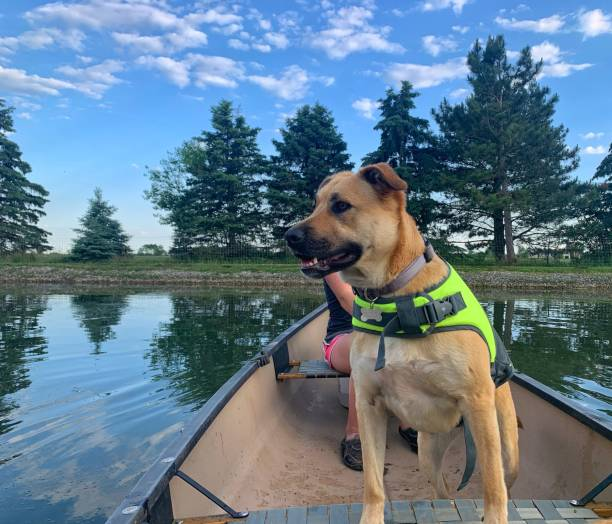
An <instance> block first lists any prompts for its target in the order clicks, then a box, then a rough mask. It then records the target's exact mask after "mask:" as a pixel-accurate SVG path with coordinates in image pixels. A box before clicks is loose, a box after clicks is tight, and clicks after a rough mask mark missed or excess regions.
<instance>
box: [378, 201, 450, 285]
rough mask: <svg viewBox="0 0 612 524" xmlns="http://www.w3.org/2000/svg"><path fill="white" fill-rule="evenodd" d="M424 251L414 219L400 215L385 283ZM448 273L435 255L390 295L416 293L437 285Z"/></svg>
mask: <svg viewBox="0 0 612 524" xmlns="http://www.w3.org/2000/svg"><path fill="white" fill-rule="evenodd" d="M424 251H425V241H424V240H423V237H422V236H421V233H420V232H419V230H418V228H417V225H416V222H415V221H414V218H412V217H411V216H410V215H409V214H408V213H405V212H404V213H402V214H401V215H400V221H399V224H398V235H397V244H396V245H395V249H394V251H393V253H392V254H391V256H390V257H389V261H388V263H387V274H386V281H387V282H391V281H392V280H393V279H394V278H396V277H397V275H399V274H400V273H401V271H402V270H403V269H404V268H406V267H408V266H409V265H410V264H412V263H413V262H414V261H415V260H416V259H417V258H418V257H420V256H422V255H423V252H424ZM447 271H448V268H447V266H446V264H445V263H444V261H443V260H442V259H441V258H440V257H439V256H437V255H434V257H433V259H432V260H431V261H430V262H428V263H427V264H426V265H425V266H424V267H423V269H421V271H419V272H418V274H417V275H416V276H415V277H414V278H413V279H411V280H410V281H409V282H408V283H407V284H406V285H405V286H404V287H403V288H401V289H399V290H397V291H395V292H394V293H392V295H396V296H397V295H406V294H411V293H418V292H420V291H423V290H425V289H427V288H428V287H431V286H433V285H435V284H437V283H438V282H439V281H440V280H442V279H443V278H444V277H445V276H446V273H447Z"/></svg>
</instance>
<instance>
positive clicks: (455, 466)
mask: <svg viewBox="0 0 612 524" xmlns="http://www.w3.org/2000/svg"><path fill="white" fill-rule="evenodd" d="M326 322H327V313H325V312H324V313H321V314H319V315H318V316H317V315H313V316H311V320H310V322H309V323H307V324H306V325H304V326H303V327H302V328H301V329H299V330H297V331H296V332H295V333H293V334H292V336H290V338H289V339H288V340H287V341H286V344H287V347H288V354H287V355H285V356H282V357H281V356H279V358H278V359H277V362H276V364H277V367H278V366H279V362H281V361H283V359H286V358H289V359H291V360H309V359H318V358H320V357H321V354H320V341H321V339H322V337H323V333H324V331H325V325H326ZM281 346H283V343H282V341H281V344H279V347H278V348H275V351H276V350H280V349H282V348H281ZM279 348H280V349H279ZM279 355H280V353H279ZM337 391H338V381H337V379H315V380H288V381H285V382H279V381H277V380H276V375H275V366H274V365H272V363H270V365H265V366H262V367H260V368H258V369H256V371H254V372H253V373H251V374H250V376H249V377H248V379H246V381H245V383H244V384H243V385H242V386H241V387H240V388H239V389H238V390H237V391H236V393H235V394H234V395H233V396H232V397H231V398H230V399H229V401H228V402H227V403H226V404H225V405H224V406H223V409H221V411H220V412H219V413H218V415H217V416H216V417H215V418H214V420H212V422H211V424H210V426H209V427H208V429H207V430H206V431H205V432H204V433H203V435H202V437H201V438H200V439H199V441H198V442H197V443H196V444H195V446H194V447H193V449H192V450H191V452H190V453H189V454H188V456H187V457H186V459H185V460H184V462H183V463H182V465H181V466H180V469H181V470H182V471H183V472H185V473H186V474H188V475H189V476H191V477H192V478H194V479H195V480H197V481H198V482H199V483H200V484H202V485H203V486H205V487H206V488H208V489H209V490H211V491H212V492H213V493H214V494H216V495H217V496H219V497H220V498H222V499H223V500H225V501H226V502H227V503H229V504H230V505H231V506H233V507H234V508H235V509H238V510H245V509H248V510H250V511H257V510H266V509H269V508H287V507H304V506H326V505H334V504H335V505H337V504H351V503H359V502H360V501H361V493H362V475H361V473H358V472H354V471H351V470H349V469H347V468H345V467H344V466H343V465H342V464H341V462H340V459H339V451H338V449H339V443H340V439H341V438H342V436H343V427H344V424H345V421H346V410H345V409H344V408H343V407H342V406H340V404H339V402H338V395H337ZM512 392H513V396H514V399H515V403H516V405H517V412H518V415H519V417H520V419H521V421H522V423H523V425H524V429H523V430H521V432H520V448H521V472H520V476H519V479H518V481H517V484H516V485H515V486H514V488H513V489H512V493H511V494H512V497H513V498H515V499H529V500H531V499H548V500H550V499H555V500H568V499H574V498H579V497H580V496H582V495H584V494H585V493H586V492H587V491H589V490H590V489H591V488H592V487H593V486H594V485H595V484H597V483H598V482H599V481H600V480H602V479H603V478H604V477H606V476H607V475H608V474H609V473H610V471H612V443H611V441H610V440H609V436H608V435H605V434H602V433H601V432H597V431H594V430H593V429H592V428H591V427H589V426H588V425H586V424H584V423H583V422H581V421H579V420H577V419H576V418H575V417H574V416H571V415H570V414H568V413H566V412H564V411H563V410H561V409H559V408H558V407H556V406H554V405H553V404H551V403H550V402H548V401H546V400H544V399H542V398H540V397H539V396H538V395H536V394H534V393H533V392H532V391H530V390H529V388H527V387H524V385H521V384H520V383H519V382H513V384H512ZM397 426H398V423H397V421H396V420H395V419H393V418H391V419H390V421H389V427H388V449H387V455H386V462H385V463H386V468H387V473H386V475H385V486H386V491H387V496H388V497H389V499H390V500H407V499H409V500H419V499H429V498H430V497H431V496H432V492H431V488H430V485H429V483H428V481H427V480H426V478H425V477H424V476H423V475H422V474H421V473H420V472H419V469H418V464H417V457H416V455H415V454H413V453H412V452H411V451H410V450H409V449H408V447H407V446H406V444H405V443H404V442H403V441H402V440H401V439H400V437H399V436H398V433H397ZM459 433H460V432H458V436H459ZM463 465H464V452H463V446H462V438H457V439H455V442H454V443H453V445H452V446H451V448H450V449H449V452H448V453H447V456H446V459H445V472H446V476H447V481H448V483H449V486H450V487H451V488H452V487H454V486H457V485H458V484H459V479H460V477H461V474H462V471H463ZM481 488H482V486H481V480H480V475H479V473H478V471H477V472H476V474H475V475H474V477H473V479H472V481H471V482H470V484H469V485H468V486H467V487H466V488H465V489H464V490H463V491H461V492H460V493H457V492H453V493H452V496H453V497H454V498H457V499H460V498H466V499H477V498H479V497H481V496H482V489H481ZM170 498H171V505H172V512H173V517H174V518H175V519H188V518H195V517H206V516H211V515H218V514H219V509H218V508H217V507H216V506H215V505H213V504H212V503H211V502H209V501H208V500H207V499H206V498H204V497H203V496H201V495H200V494H199V493H197V492H196V491H194V490H193V489H192V488H191V487H189V486H188V485H187V484H185V483H184V482H183V481H182V480H180V479H178V478H176V477H174V478H173V479H172V480H171V481H170ZM599 500H612V489H610V488H609V489H608V490H606V491H604V492H603V493H602V494H601V495H600V497H599Z"/></svg>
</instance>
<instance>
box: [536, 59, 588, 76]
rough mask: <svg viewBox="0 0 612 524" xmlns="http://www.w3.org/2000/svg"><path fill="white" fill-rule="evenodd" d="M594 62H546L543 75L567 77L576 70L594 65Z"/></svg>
mask: <svg viewBox="0 0 612 524" xmlns="http://www.w3.org/2000/svg"><path fill="white" fill-rule="evenodd" d="M592 65H593V64H568V63H567V62H558V63H555V64H544V67H543V68H542V76H553V77H560V78H561V77H565V76H569V75H571V74H572V73H573V72H575V71H583V70H584V69H588V68H589V67H592Z"/></svg>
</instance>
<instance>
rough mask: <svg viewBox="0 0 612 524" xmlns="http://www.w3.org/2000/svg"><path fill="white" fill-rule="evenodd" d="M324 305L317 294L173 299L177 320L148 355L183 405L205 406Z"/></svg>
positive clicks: (167, 325)
mask: <svg viewBox="0 0 612 524" xmlns="http://www.w3.org/2000/svg"><path fill="white" fill-rule="evenodd" d="M321 302H322V299H321V296H319V295H313V294H302V295H295V296H291V295H289V296H287V293H283V294H282V295H280V294H262V293H259V294H258V295H249V294H243V293H241V294H237V293H236V292H229V291H224V292H222V293H220V294H216V295H214V296H213V295H210V294H209V295H205V296H202V295H198V296H184V295H183V296H173V297H172V318H171V319H170V321H168V322H163V323H161V324H160V326H159V329H158V331H157V332H156V333H154V335H153V338H152V341H151V346H150V349H149V352H148V354H147V357H148V358H149V359H150V362H151V366H152V367H153V368H154V369H156V370H158V372H159V373H158V375H157V376H156V378H157V379H169V380H170V384H171V387H172V388H173V389H174V390H176V391H177V392H178V398H179V402H180V403H182V404H194V406H195V407H199V406H201V405H202V404H203V403H204V402H205V401H206V400H207V399H208V398H209V397H210V396H211V395H212V394H213V393H214V392H215V391H216V390H217V389H218V388H219V387H220V386H221V385H222V384H223V383H224V382H225V381H226V380H227V378H228V377H229V376H231V374H232V373H234V372H235V371H236V370H237V369H238V368H239V367H240V366H241V364H242V363H243V362H244V361H245V360H247V359H249V358H250V357H252V356H253V355H255V353H257V352H258V351H259V350H260V349H261V348H262V346H263V345H265V344H266V343H268V342H269V341H270V340H272V339H273V338H274V337H276V336H277V335H278V334H279V333H281V332H282V331H283V330H285V329H286V328H287V327H289V326H290V325H291V324H292V323H293V322H295V321H296V320H297V319H299V318H301V317H302V316H304V315H305V314H306V313H308V312H309V311H311V310H312V309H314V308H315V307H316V306H317V305H319V304H320V303H321Z"/></svg>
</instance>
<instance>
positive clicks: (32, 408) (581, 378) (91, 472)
mask: <svg viewBox="0 0 612 524" xmlns="http://www.w3.org/2000/svg"><path fill="white" fill-rule="evenodd" d="M479 296H480V298H481V300H482V302H483V304H484V305H485V307H486V309H487V312H488V314H489V316H490V318H491V319H492V320H493V323H494V325H495V327H496V328H497V330H498V331H499V332H500V334H501V335H502V338H503V339H504V341H505V343H506V345H507V347H509V348H510V349H511V352H512V358H513V361H514V364H515V366H516V368H517V369H519V370H520V371H523V372H525V373H527V374H529V375H531V376H533V377H534V378H536V379H538V380H540V381H542V382H544V383H545V384H547V385H549V386H551V387H553V388H554V389H556V390H557V391H559V392H561V393H562V394H564V395H566V396H568V397H572V398H573V399H575V400H577V401H578V402H580V403H582V404H583V405H584V406H586V407H588V408H590V409H594V410H598V411H600V412H601V413H603V414H604V416H607V417H610V418H612V366H611V361H612V348H611V342H610V339H611V335H612V328H611V327H610V324H609V321H610V318H612V299H609V298H593V297H590V296H589V297H584V298H581V297H579V296H574V295H571V296H560V295H558V296H555V295H518V294H512V293H508V292H494V293H493V292H488V293H479ZM321 301H322V296H321V294H319V293H315V292H313V291H308V290H299V292H298V291H290V290H282V291H278V292H265V291H261V290H254V291H250V292H244V291H240V292H238V291H236V290H218V289H215V290H210V291H199V290H198V291H183V292H165V291H154V292H143V291H133V290H132V291H129V290H117V291H112V290H110V291H106V292H101V291H93V292H92V291H87V292H85V291H80V292H74V291H71V292H61V293H58V292H53V293H52V292H47V293H41V292H40V291H39V290H34V289H33V290H32V291H28V288H25V289H21V290H12V289H2V288H0V508H2V519H3V521H6V522H24V523H30V522H32V523H34V522H36V523H39V522H45V523H77V522H78V523H92V524H93V523H101V522H104V520H105V519H106V517H107V516H108V515H109V514H110V513H111V512H112V510H113V509H114V508H115V506H116V505H117V504H118V503H119V501H120V500H121V498H122V497H123V496H124V495H125V494H126V493H127V492H128V491H129V489H130V488H131V487H132V485H133V484H134V483H135V482H136V480H137V479H138V478H139V476H140V475H141V474H142V473H143V472H144V471H145V470H146V469H147V467H148V465H149V464H150V463H151V462H152V461H153V460H154V459H155V458H156V457H157V456H158V455H159V454H160V453H161V451H162V450H163V448H164V447H165V446H166V445H167V444H168V443H169V441H170V439H172V438H173V436H174V435H175V434H176V432H177V431H178V430H179V428H180V427H181V426H182V424H183V423H184V421H185V420H186V419H188V418H189V417H190V415H191V414H192V413H193V411H194V410H196V409H198V408H199V407H200V406H202V404H203V403H204V402H205V401H206V400H207V399H208V398H209V397H210V396H211V395H212V394H213V393H214V392H215V391H216V390H217V389H218V388H219V387H220V386H221V385H222V384H223V382H225V380H227V378H229V377H230V376H231V375H232V374H233V373H234V372H235V371H236V370H237V369H238V368H239V367H240V366H241V364H242V363H243V362H244V361H245V360H247V359H248V358H250V357H252V356H253V355H254V354H255V353H256V352H257V351H258V350H259V349H260V348H261V346H262V345H264V344H266V343H267V342H269V341H270V340H271V339H272V338H274V337H275V336H276V335H277V334H279V333H280V332H281V331H283V330H284V329H285V328H287V327H288V326H289V325H290V324H291V323H293V322H294V321H295V320H297V319H298V318H300V317H302V316H303V315H304V314H306V313H307V312H308V311H310V310H312V309H313V308H314V307H315V306H317V305H318V304H319V303H321ZM339 437H340V436H339Z"/></svg>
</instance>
